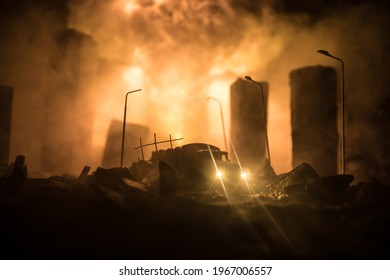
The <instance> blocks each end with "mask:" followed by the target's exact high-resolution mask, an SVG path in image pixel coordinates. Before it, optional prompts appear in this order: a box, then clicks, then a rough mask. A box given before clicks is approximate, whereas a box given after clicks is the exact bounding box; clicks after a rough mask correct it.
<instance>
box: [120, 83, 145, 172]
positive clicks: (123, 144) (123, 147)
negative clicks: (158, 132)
mask: <svg viewBox="0 0 390 280" xmlns="http://www.w3.org/2000/svg"><path fill="white" fill-rule="evenodd" d="M140 90H141V89H136V90H132V91H129V92H127V93H126V97H125V111H124V114H123V129H122V149H121V167H123V152H124V150H125V131H126V111H127V96H128V95H129V93H133V92H137V91H140Z"/></svg>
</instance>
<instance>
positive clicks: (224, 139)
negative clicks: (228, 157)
mask: <svg viewBox="0 0 390 280" xmlns="http://www.w3.org/2000/svg"><path fill="white" fill-rule="evenodd" d="M209 100H214V101H217V102H218V104H219V112H220V114H221V122H222V130H223V141H224V143H225V151H226V152H227V151H228V146H227V141H226V131H225V121H224V119H223V111H222V102H221V100H219V99H217V98H214V97H207V101H209Z"/></svg>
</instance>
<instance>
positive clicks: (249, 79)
mask: <svg viewBox="0 0 390 280" xmlns="http://www.w3.org/2000/svg"><path fill="white" fill-rule="evenodd" d="M245 79H246V80H248V81H251V82H252V83H255V84H256V85H259V86H260V88H261V101H262V107H263V114H264V129H265V145H266V148H267V157H268V162H269V165H270V166H271V155H270V151H269V144H268V132H267V130H268V129H267V115H266V112H265V97H264V88H263V85H262V84H261V83H259V82H257V81H254V80H252V78H251V77H250V76H245Z"/></svg>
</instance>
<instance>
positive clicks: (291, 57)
mask: <svg viewBox="0 0 390 280" xmlns="http://www.w3.org/2000/svg"><path fill="white" fill-rule="evenodd" d="M267 2H268V1H263V5H262V7H261V8H260V7H258V8H257V10H252V11H251V12H248V11H244V10H243V9H237V8H236V7H233V6H232V5H231V3H230V2H229V1H223V0H203V1H197V0H172V1H163V0H159V1H153V0H138V1H135V0H134V1H131V0H116V1H97V0H96V1H94V0H89V1H70V3H71V4H70V7H71V14H70V18H69V23H68V24H69V26H70V27H72V28H76V29H78V30H80V31H82V32H84V33H86V34H88V35H90V36H91V37H92V38H93V39H94V40H95V41H96V42H97V43H98V48H99V56H100V59H101V60H104V61H106V62H108V64H109V65H110V67H109V69H110V71H107V69H103V70H102V71H101V73H103V74H102V75H101V76H100V77H99V79H97V81H96V83H95V84H94V88H95V91H96V97H97V98H96V101H95V102H96V104H95V106H96V107H95V110H96V117H95V125H94V136H93V141H94V146H95V148H96V149H98V150H99V149H100V151H101V150H102V148H103V146H104V143H105V140H106V133H107V128H108V125H109V122H110V120H111V119H119V120H121V119H122V116H123V105H124V96H125V93H126V92H127V91H130V90H133V89H137V88H142V89H143V91H142V92H139V93H135V94H134V95H132V96H130V97H129V104H128V109H129V111H128V121H129V122H134V123H139V124H143V125H147V126H148V127H150V129H151V131H154V132H157V134H158V136H159V137H161V138H167V137H168V136H169V134H172V135H173V137H184V140H185V141H184V143H188V142H194V141H201V142H204V141H207V142H210V143H212V144H215V145H218V146H219V147H221V148H224V144H223V135H222V126H221V120H220V117H219V108H218V104H217V103H215V102H211V101H209V102H207V101H206V99H207V97H208V96H212V97H214V98H217V99H220V100H221V101H222V102H223V104H224V105H223V108H224V116H225V124H226V127H227V129H226V131H227V132H228V131H229V122H230V116H229V107H228V104H229V91H230V85H231V84H232V83H233V82H234V81H235V80H236V79H237V78H239V77H243V76H244V75H251V76H252V78H253V79H255V80H259V81H267V82H269V84H270V100H269V111H268V130H269V140H270V149H271V156H272V158H273V165H274V168H275V170H276V171H277V172H278V173H280V172H286V171H288V170H290V169H291V128H290V108H289V106H290V99H289V98H290V97H289V96H290V88H289V73H290V71H291V70H293V69H295V68H298V67H303V66H307V65H317V64H325V65H331V66H335V67H337V66H338V65H337V64H336V63H335V62H334V61H332V60H329V59H325V58H324V57H323V56H321V55H319V54H317V53H316V50H317V49H327V50H329V51H330V52H335V53H340V52H341V54H343V53H342V48H340V46H339V44H338V42H339V41H341V40H342V38H344V37H345V36H346V35H347V34H348V33H349V30H350V29H351V28H354V27H356V26H357V25H359V24H360V19H361V18H362V12H360V10H359V8H357V9H356V11H351V12H349V15H350V17H351V18H352V20H351V21H348V22H346V21H345V15H344V14H342V13H340V14H335V15H332V18H330V17H328V18H325V19H323V20H322V21H318V22H317V23H316V24H311V23H310V22H309V19H308V18H306V17H305V16H302V17H293V16H289V17H287V16H282V15H280V14H278V15H276V14H274V13H273V12H272V9H271V8H269V6H268V5H267ZM270 2H272V1H270ZM366 35H368V37H370V36H371V35H369V34H366ZM372 36H373V35H372ZM375 39H376V38H367V39H364V40H367V41H369V40H375ZM243 110H245V108H243ZM150 140H151V139H150Z"/></svg>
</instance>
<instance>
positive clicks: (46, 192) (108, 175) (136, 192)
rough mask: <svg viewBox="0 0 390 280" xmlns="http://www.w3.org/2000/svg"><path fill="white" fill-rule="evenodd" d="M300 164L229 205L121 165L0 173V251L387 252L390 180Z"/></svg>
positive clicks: (155, 255) (158, 255)
mask: <svg viewBox="0 0 390 280" xmlns="http://www.w3.org/2000/svg"><path fill="white" fill-rule="evenodd" d="M302 170H303V171H302ZM302 170H301V171H302V172H301V173H299V174H298V175H299V176H300V178H301V181H300V182H297V181H296V180H295V179H294V178H293V177H294V176H298V175H297V174H295V175H294V174H293V175H294V176H293V175H291V174H290V175H291V176H290V177H288V176H287V175H284V177H282V176H279V177H278V179H277V180H276V181H275V183H274V185H272V184H271V185H270V186H269V187H268V189H267V190H264V192H262V193H261V192H259V191H257V192H256V194H255V195H252V196H249V195H247V194H246V193H245V192H244V190H243V194H242V195H238V196H237V197H236V198H233V199H232V201H231V204H229V202H228V201H227V199H226V197H225V196H224V195H223V194H222V193H221V192H219V191H217V190H213V189H210V190H202V191H199V192H196V191H191V192H185V191H183V192H180V193H176V194H174V195H169V196H167V195H164V196H160V194H159V191H158V189H150V188H143V185H142V184H140V183H137V182H135V181H133V180H132V179H133V178H131V176H127V175H126V170H125V169H122V170H121V169H116V170H105V171H104V170H100V172H95V174H93V175H91V176H87V177H85V178H81V179H80V178H68V177H59V176H57V177H50V178H46V179H31V178H30V179H27V181H25V182H17V183H15V182H14V181H13V182H10V180H7V179H6V178H1V181H0V246H1V248H2V249H1V250H0V256H1V258H2V259H388V258H389V257H390V242H389V241H388V240H389V236H390V227H389V226H388V225H389V222H390V203H389V197H390V196H389V193H390V192H389V189H390V188H389V187H388V186H386V185H383V184H381V183H380V182H378V181H376V180H375V179H370V180H369V181H367V182H365V183H362V184H359V185H355V186H349V185H348V184H349V182H350V180H349V178H346V177H328V178H322V177H320V178H316V177H313V176H314V175H313V173H312V171H311V170H310V168H308V167H307V166H306V167H305V168H303V169H302ZM302 178H303V179H302ZM308 178H311V179H310V180H309V179H308ZM294 180H295V183H294ZM340 182H341V183H342V184H341V185H342V186H343V187H342V188H341V189H340V188H339V187H337V186H340ZM346 184H347V185H348V186H347V187H345V185H346ZM270 188H272V189H270Z"/></svg>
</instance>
